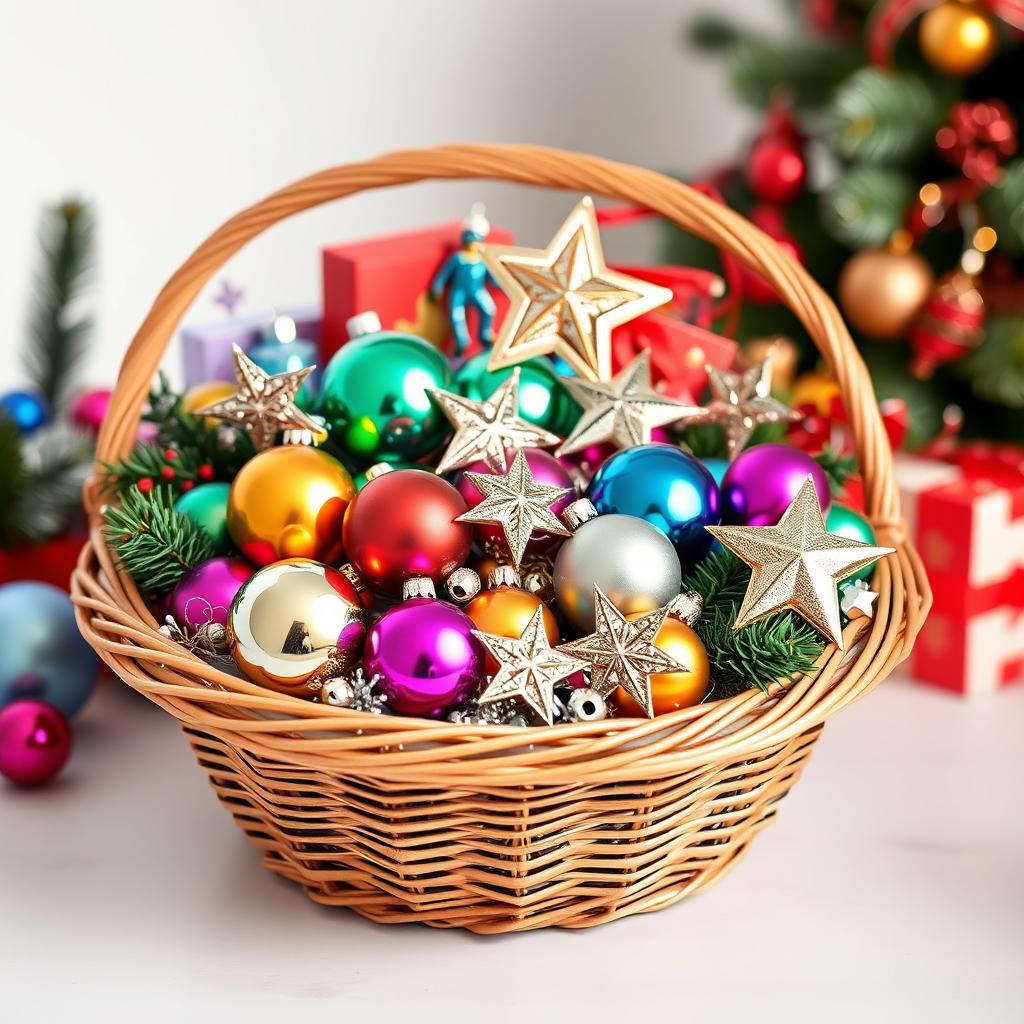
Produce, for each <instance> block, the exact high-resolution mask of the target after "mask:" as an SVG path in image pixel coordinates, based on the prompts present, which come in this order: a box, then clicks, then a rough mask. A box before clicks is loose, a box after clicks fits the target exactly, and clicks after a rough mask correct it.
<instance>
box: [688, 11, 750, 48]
mask: <svg viewBox="0 0 1024 1024" xmlns="http://www.w3.org/2000/svg"><path fill="white" fill-rule="evenodd" d="M684 38H685V41H686V42H687V43H688V44H689V45H690V46H693V47H694V48H696V49H698V50H702V51H703V52H704V53H722V52H723V51H727V50H730V49H731V48H732V47H733V46H735V45H736V44H737V43H738V42H739V41H740V40H741V39H742V38H743V30H742V29H740V28H738V27H737V26H736V25H735V24H734V23H733V22H731V21H729V20H728V19H727V18H723V17H721V16H719V15H717V14H712V13H710V12H705V13H703V14H698V15H697V16H696V17H695V18H694V19H693V20H692V21H691V22H690V23H689V24H688V25H687V26H686V28H685V31H684Z"/></svg>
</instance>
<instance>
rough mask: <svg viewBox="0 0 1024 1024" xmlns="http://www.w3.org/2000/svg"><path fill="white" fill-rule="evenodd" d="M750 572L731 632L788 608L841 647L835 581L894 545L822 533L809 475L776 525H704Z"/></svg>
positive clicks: (823, 530) (886, 551) (853, 571)
mask: <svg viewBox="0 0 1024 1024" xmlns="http://www.w3.org/2000/svg"><path fill="white" fill-rule="evenodd" d="M705 529H706V530H707V531H708V532H709V533H711V534H713V535H714V536H715V537H717V538H718V540H720V541H721V542H722V543H723V544H724V545H725V546H726V547H727V548H728V549H729V550H730V551H732V552H733V554H735V555H736V556H737V557H738V558H740V559H742V560H743V561H744V562H746V563H747V565H749V566H750V568H751V569H752V570H753V572H751V574H750V582H749V583H748V584H747V592H746V594H744V596H743V603H742V604H741V605H740V610H739V614H738V615H737V616H736V622H735V623H734V625H733V629H734V630H740V629H743V627H744V626H749V625H750V623H752V622H755V621H756V620H757V619H760V618H763V617H764V616H765V615H772V614H774V613H775V612H781V611H785V610H786V609H791V610H792V611H794V612H796V613H797V615H800V616H801V617H803V618H804V619H806V620H807V621H808V622H809V623H810V624H811V625H812V626H813V627H814V628H815V629H817V630H818V631H819V632H821V633H823V634H824V635H825V636H827V637H828V638H829V640H831V641H832V643H834V644H835V645H836V646H837V647H838V648H839V649H840V650H842V649H843V631H842V625H841V623H840V618H839V596H838V593H837V591H836V587H837V585H838V583H839V581H840V580H842V579H845V578H846V577H847V576H849V575H851V574H852V573H855V572H857V571H858V570H859V569H863V568H864V567H865V566H868V565H870V564H871V563H872V562H874V561H877V560H878V559H879V558H881V557H882V556H883V555H888V554H891V553H892V551H893V548H884V547H875V546H874V545H872V544H865V543H863V542H862V541H859V540H853V539H852V538H850V537H841V536H839V534H835V533H826V532H825V518H824V516H823V515H822V514H821V506H820V505H819V504H818V496H817V493H816V492H815V490H814V480H813V478H812V477H811V476H810V475H808V477H807V479H806V480H805V481H804V483H803V485H802V486H801V488H800V490H799V491H798V492H797V496H796V497H795V498H794V499H793V501H792V502H791V503H790V506H789V508H787V509H786V511H785V512H784V513H783V516H782V518H781V519H780V520H779V524H778V526H706V527H705Z"/></svg>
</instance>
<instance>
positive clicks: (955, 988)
mask: <svg viewBox="0 0 1024 1024" xmlns="http://www.w3.org/2000/svg"><path fill="white" fill-rule="evenodd" d="M76 736H77V749H76V752H75V755H74V758H73V760H72V763H71V765H70V767H69V769H68V771H67V772H66V774H65V775H64V777H63V778H62V780H61V781H60V782H59V783H58V784H56V785H55V786H53V787H52V788H50V789H48V790H45V791H35V792H19V791H16V790H13V789H12V788H11V787H9V786H2V787H0V1020H3V1021H8V1022H11V1024H14V1022H18V1024H21V1022H22V1021H26V1022H27V1021H32V1022H35V1021H39V1022H42V1021H51V1020H52V1021H67V1022H71V1021H74V1022H80V1021H83V1020H94V1019H95V1020H103V1021H108V1022H109V1021H121V1020H133V1021H137V1022H140V1024H147V1022H150V1021H165V1020H167V1021H170V1020H176V1021H182V1020H186V1021H200V1022H205V1021H208V1020H221V1021H229V1020H239V1021H245V1022H255V1021H279V1022H282V1024H285V1022H287V1024H294V1022H298V1021H306V1020H309V1021H313V1020H316V1021H331V1022H337V1024H348V1022H350V1021H354V1020H359V1021H360V1022H364V1021H375V1020H376V1021H391V1020H395V1021H399V1020H401V1021H403V1022H409V1024H413V1022H416V1024H421V1022H422V1024H425V1022H431V1021H445V1022H447V1024H451V1022H456V1021H463V1020H467V1021H468V1020H473V1021H476V1020H478V1019H483V1020H485V1021H486V1024H492V1022H495V1021H506V1020H507V1021H512V1020H514V1021H517V1022H527V1021H536V1020H548V1019H558V1020H564V1021H570V1020H581V1021H591V1022H598V1021H616V1022H628V1024H640V1022H641V1021H643V1020H645V1019H650V1020H651V1021H652V1022H653V1021H660V1020H666V1021H668V1020H671V1021H677V1020H678V1021H684V1020H685V1021H698V1022H700V1024H705V1022H710V1021H719V1020H721V1021H751V1022H770V1021H776V1020H779V1021H783V1020H785V1021H804V1020H807V1021H829V1022H831V1021H847V1020H849V1021H857V1022H858V1024H860V1022H864V1021H890V1020H891V1021H900V1022H906V1021H917V1020H922V1021H925V1020H926V1021H928V1022H929V1024H932V1022H936V1021H957V1022H967V1021H972V1022H973V1021H999V1022H1001V1021H1020V1020H1024V1009H1022V1005H1024V802H1022V800H1021V796H1020V794H1021V782H1022V777H1024V742H1022V740H1024V687H1018V688H1017V689H1016V690H1013V691H1009V692H1005V693H1002V694H998V695H995V696H993V697H990V698H985V699H982V700H978V701H975V702H970V703H968V702H961V701H959V700H957V699H956V698H952V697H949V696H946V695H943V694H939V693H936V692H933V691H930V690H927V689H925V688H923V687H919V686H913V685H911V684H908V683H905V682H902V681H900V680H890V681H889V682H888V683H886V684H885V685H884V686H883V687H882V688H881V689H880V690H879V691H877V692H876V693H875V694H874V695H872V696H871V697H870V698H869V699H867V700H864V701H862V702H861V703H860V704H859V705H858V706H856V707H853V708H851V709H849V710H848V711H846V712H845V713H844V714H843V715H841V716H840V717H839V718H838V719H836V720H835V721H834V722H833V723H832V724H831V725H830V726H829V727H828V728H827V729H826V731H825V734H824V736H823V738H822V739H821V741H820V742H819V744H818V747H817V750H816V752H815V754H814V756H813V757H812V758H811V761H810V764H809V765H808V767H807V770H806V772H805V774H804V777H803V778H802V779H801V780H800V782H799V783H798V784H797V786H796V787H795V789H794V790H793V792H792V793H791V795H790V796H789V797H788V798H787V799H786V801H785V802H784V803H783V805H782V806H781V809H780V814H779V817H778V819H777V821H776V822H775V823H774V824H773V825H772V826H771V827H770V828H768V830H767V831H766V832H765V833H764V834H763V835H762V836H761V837H760V838H759V839H757V841H756V842H755V843H754V844H753V849H752V851H751V852H750V853H749V854H748V856H747V857H746V858H745V859H744V860H743V861H742V862H741V863H740V864H739V866H738V867H736V869H735V870H734V871H733V872H732V873H731V874H729V875H728V876H727V877H726V878H725V879H723V880H722V882H720V883H719V884H718V885H717V886H715V887H713V888H711V889H710V890H708V891H707V892H706V893H704V894H702V895H699V896H695V897H693V898H691V899H688V900H684V901H682V902H681V903H679V904H677V905H676V906H674V907H672V908H670V909H668V910H664V911H661V912H659V913H655V914H648V915H642V916H639V917H633V918H628V919H626V920H624V921H620V922H616V923H613V924H610V925H605V926H603V927H600V928H596V929H590V930H587V931H580V932H565V931H559V930H553V929H552V930H546V931H543V932H533V933H529V934H524V935H514V936H504V937H499V938H484V937H477V936H473V935H470V934H466V933H462V932H457V931H453V932H439V931H434V930H429V929H426V928H423V927H419V926H414V925H410V926H400V927H384V926H379V925H374V924H371V923H369V922H367V921H364V920H363V919H362V918H359V917H358V916H356V915H355V914H351V913H348V912H346V911H340V910H330V909H326V908H322V907H318V906H316V905H314V904H313V903H312V902H310V901H309V900H307V898H306V897H305V896H304V895H303V893H302V892H301V891H300V890H299V889H298V888H297V887H294V886H292V885H290V884H289V883H287V882H285V881H283V880H280V879H278V878H277V877H276V876H273V875H271V874H270V873H269V872H267V871H265V870H264V869H263V867H262V866H261V863H260V855H259V853H258V852H257V851H256V850H255V849H254V848H251V847H250V846H248V844H247V843H246V842H245V840H244V838H243V836H242V834H241V832H240V831H239V830H238V829H237V828H236V827H235V826H234V824H233V823H232V822H231V820H230V818H229V816H228V814H227V813H226V812H225V811H224V810H222V809H221V808H220V806H219V805H218V803H217V801H216V799H215V797H214V795H213V792H212V791H211V790H210V789H209V787H208V785H207V783H206V781H205V776H203V775H202V773H201V772H200V770H199V768H198V767H197V766H196V765H195V764H194V762H193V760H192V755H191V753H190V751H189V750H188V748H187V746H186V744H185V741H184V738H183V737H182V736H181V735H180V733H179V732H178V730H177V727H176V725H175V724H174V723H173V722H172V721H171V720H170V719H169V718H167V717H165V716H164V715H163V714H162V713H161V712H159V711H158V710H157V709H156V708H154V707H152V706H151V705H150V704H148V702H146V701H144V700H143V699H142V698H140V697H138V696H136V695H134V694H133V693H131V691H129V690H127V688H125V687H123V686H122V685H120V684H118V683H115V682H108V683H106V684H105V685H104V687H103V689H102V690H101V692H100V693H99V695H98V697H97V698H96V699H94V700H93V702H92V703H91V705H90V706H89V708H88V709H87V710H86V712H85V713H84V714H83V716H82V717H81V719H80V720H79V722H78V723H77V729H76Z"/></svg>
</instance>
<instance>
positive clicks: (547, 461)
mask: <svg viewBox="0 0 1024 1024" xmlns="http://www.w3.org/2000/svg"><path fill="white" fill-rule="evenodd" d="M515 454H516V453H515V452H513V451H508V452H506V453H505V458H506V462H507V464H508V465H511V464H512V459H514V458H515ZM523 455H524V456H525V457H526V464H527V466H529V467H530V473H531V474H532V475H533V479H534V480H535V481H536V482H537V483H539V484H545V485H547V486H548V487H563V488H566V489H567V492H568V493H566V494H565V495H564V496H563V497H561V498H559V499H558V501H556V502H554V503H553V504H552V505H551V511H552V512H554V513H555V515H556V516H561V514H562V513H563V512H564V511H565V510H566V509H567V508H568V507H569V506H570V505H571V504H572V503H573V501H575V500H576V488H575V485H574V483H573V478H572V476H570V474H569V471H568V470H567V469H566V468H565V466H563V465H562V463H561V461H560V460H558V459H556V458H555V456H554V455H552V454H551V452H546V451H544V450H543V449H541V448H524V449H523ZM466 468H467V469H468V470H469V472H471V473H483V474H493V473H494V470H493V469H488V468H487V465H486V463H484V462H474V463H473V464H472V465H471V466H467V467H466ZM499 475H500V474H499ZM455 486H456V487H457V488H458V491H459V494H461V495H462V497H463V500H464V501H465V502H466V505H467V506H469V508H471V509H473V508H475V507H476V506H477V505H479V504H480V502H481V501H483V498H484V496H483V495H482V494H481V493H480V491H479V490H478V489H477V487H476V485H475V484H474V483H473V481H472V480H470V479H469V478H468V477H467V476H466V474H465V472H463V473H461V474H459V478H458V480H457V481H456V484H455ZM473 534H474V536H475V537H476V539H477V541H478V542H479V543H481V544H483V545H485V546H487V547H496V548H497V550H500V551H505V552H507V551H508V542H507V541H506V539H505V531H504V530H503V529H502V527H501V526H500V525H498V524H495V523H477V524H475V525H474V527H473ZM563 540H565V538H564V537H560V536H558V535H557V534H551V533H535V534H534V535H533V536H532V537H531V538H530V540H529V542H528V543H527V545H526V553H527V554H534V555H540V554H547V553H549V552H551V551H553V550H554V549H555V548H557V547H558V545H559V544H561V542H562V541H563Z"/></svg>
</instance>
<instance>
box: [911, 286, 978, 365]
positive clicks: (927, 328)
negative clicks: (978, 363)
mask: <svg viewBox="0 0 1024 1024" xmlns="http://www.w3.org/2000/svg"><path fill="white" fill-rule="evenodd" d="M984 328H985V302H984V300H983V299H982V297H981V294H980V293H979V292H978V290H977V288H975V286H974V278H972V277H971V276H970V275H969V274H965V273H963V271H954V272H953V273H952V274H947V275H946V276H945V277H943V278H942V279H941V280H940V281H939V283H938V285H937V286H936V288H935V292H934V294H933V295H932V297H931V298H930V299H929V300H928V301H927V302H926V303H925V305H924V308H923V309H922V310H921V312H920V313H919V314H918V316H917V319H916V320H915V321H914V323H913V324H912V325H911V327H910V332H909V341H910V346H911V348H912V349H913V350H914V358H913V359H912V360H911V363H910V372H911V373H913V374H914V376H915V377H920V378H921V379H925V378H927V377H930V376H931V375H932V373H933V372H934V370H935V368H936V367H937V366H939V365H941V364H942V363H948V362H952V361H953V360H955V359H962V358H963V357H964V356H965V355H967V353H968V352H970V350H971V349H972V348H975V347H976V346H978V345H980V344H981V341H982V339H983V337H984Z"/></svg>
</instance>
